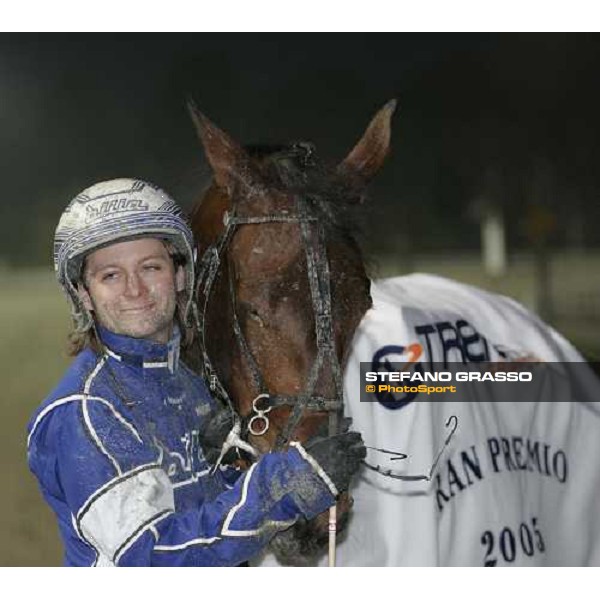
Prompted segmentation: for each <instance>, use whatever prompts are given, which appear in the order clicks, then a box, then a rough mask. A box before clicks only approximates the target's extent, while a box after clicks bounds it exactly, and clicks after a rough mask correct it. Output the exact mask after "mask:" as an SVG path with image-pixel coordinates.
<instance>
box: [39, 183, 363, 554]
mask: <svg viewBox="0 0 600 600" xmlns="http://www.w3.org/2000/svg"><path fill="white" fill-rule="evenodd" d="M54 264H55V269H56V273H57V277H58V281H59V283H60V285H61V286H62V288H63V290H64V291H65V293H66V295H67V298H68V300H69V302H70V304H71V309H72V314H73V318H74V323H75V332H74V334H73V335H72V337H71V353H72V354H73V355H74V356H75V360H74V362H73V363H72V365H71V367H70V368H69V370H68V371H67V373H66V374H65V376H64V377H63V379H62V381H61V382H60V383H59V384H58V386H57V387H56V389H55V390H54V391H53V392H52V393H51V394H50V395H49V396H48V398H46V400H45V401H44V402H43V403H42V405H41V406H40V407H39V408H38V410H37V411H36V413H35V414H34V416H33V418H32V419H31V421H30V423H29V427H28V433H29V435H28V459H29V466H30V468H31V470H32V472H33V473H34V474H35V476H36V477H37V478H38V481H39V484H40V487H41V490H42V493H43V495H44V498H45V499H46V501H47V502H48V504H49V505H50V506H51V507H52V509H53V510H54V512H55V514H56V517H57V519H58V524H59V529H60V533H61V536H62V539H63V542H64V546H65V564H66V565H73V566H121V565H125V566H133V565H139V566H203V565H215V566H216V565H236V564H239V563H241V562H243V561H245V560H247V559H248V558H250V557H251V556H253V555H254V554H256V553H257V552H258V551H259V550H260V549H261V548H263V547H264V546H265V545H266V544H267V543H268V542H269V540H270V539H271V538H272V537H273V535H275V534H276V533H277V532H279V531H281V530H283V529H285V528H287V527H289V526H290V525H291V524H292V523H294V522H295V521H296V520H297V519H301V518H307V519H310V518H312V517H314V516H315V515H317V514H318V513H320V512H323V511H324V510H326V509H327V508H328V507H329V506H331V505H333V504H334V502H335V498H336V496H337V495H338V493H339V492H342V491H345V490H346V489H347V488H348V486H349V483H350V479H351V477H352V476H353V474H354V473H355V472H356V471H357V470H358V467H359V464H360V461H361V459H362V458H364V456H365V453H366V451H365V448H364V445H363V444H362V440H361V437H360V435H359V434H358V433H345V434H341V435H338V436H335V437H333V438H328V439H323V440H318V441H315V442H313V443H312V444H311V445H310V447H308V446H307V448H306V449H305V448H303V447H302V446H301V445H299V444H296V445H294V446H293V447H291V448H290V449H289V450H287V451H286V452H281V453H271V454H268V455H265V456H263V457H262V458H260V459H259V460H258V461H257V462H256V463H255V464H254V465H253V466H252V467H251V468H250V469H249V470H248V471H247V472H246V473H243V474H242V473H240V472H239V471H237V470H235V469H232V468H227V467H221V468H219V469H216V470H215V469H212V468H211V466H210V465H209V464H208V462H207V460H206V456H207V455H208V451H210V453H211V454H210V455H211V456H214V454H215V450H216V451H217V454H218V450H219V448H220V445H221V443H222V441H223V440H224V439H225V437H226V436H227V434H228V433H229V429H230V427H231V425H232V423H233V417H232V416H231V415H229V414H228V413H227V411H225V410H224V409H221V410H219V409H218V407H217V405H216V402H215V401H214V400H213V399H212V398H211V397H210V395H209V394H208V391H207V389H206V386H205V385H204V382H203V380H202V379H201V378H200V377H198V376H196V375H195V374H194V373H192V372H191V371H190V370H189V369H188V368H187V366H186V365H185V364H184V363H183V362H182V361H181V360H180V359H179V349H180V345H181V344H184V345H185V344H189V343H190V331H191V328H190V327H189V321H190V317H191V315H192V313H193V301H192V291H193V286H194V265H193V239H192V234H191V232H190V230H189V228H188V225H187V223H186V221H185V220H184V219H183V217H182V214H181V210H180V209H179V207H178V206H177V205H176V204H175V203H174V202H173V200H171V198H169V197H168V196H167V195H166V194H165V193H164V192H163V191H161V190H160V189H158V188H156V187H155V186H153V185H151V184H149V183H146V182H143V181H138V180H133V179H116V180H112V181H106V182H102V183H99V184H96V185H94V186H92V187H90V188H88V189H87V190H85V191H83V192H82V193H81V194H79V195H78V196H77V197H76V198H75V199H74V200H73V201H72V202H71V203H70V204H69V205H68V207H67V208H66V210H65V212H64V213H63V215H62V217H61V219H60V222H59V224H58V227H57V230H56V236H55V245H54ZM215 440H219V441H218V442H215ZM215 445H216V446H217V447H216V448H215ZM307 450H308V451H307Z"/></svg>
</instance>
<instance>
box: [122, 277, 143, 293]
mask: <svg viewBox="0 0 600 600" xmlns="http://www.w3.org/2000/svg"><path fill="white" fill-rule="evenodd" d="M144 289H145V287H144V282H143V281H142V279H141V278H140V277H139V275H137V274H136V273H130V274H129V275H127V286H126V288H125V293H126V294H127V296H131V297H134V298H135V297H137V296H140V295H141V294H142V293H143V292H144Z"/></svg>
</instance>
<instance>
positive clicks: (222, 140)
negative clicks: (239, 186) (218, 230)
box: [188, 101, 251, 188]
mask: <svg viewBox="0 0 600 600" xmlns="http://www.w3.org/2000/svg"><path fill="white" fill-rule="evenodd" d="M188 110H189V112H190V115H191V117H192V121H193V122H194V125H195V126H196V132H197V133H198V137H199V138H200V141H201V142H202V145H203V146H204V152H205V153H206V158H207V159H208V162H209V163H210V166H211V167H212V170H213V175H214V178H215V181H216V183H217V185H218V186H220V187H223V188H231V187H232V186H233V183H234V181H235V180H237V181H240V180H241V181H245V180H247V181H246V183H248V184H251V183H250V181H249V180H250V174H249V171H250V158H249V157H248V154H247V153H246V151H245V150H244V149H243V148H242V146H240V144H238V143H237V142H236V141H235V140H234V139H233V138H232V137H231V136H229V135H228V134H227V133H225V132H224V131H223V130H221V129H219V128H218V127H217V126H216V125H215V124H214V123H213V122H212V121H210V120H209V119H208V118H207V117H206V116H205V115H204V114H203V113H202V112H200V111H199V110H198V108H197V107H196V105H195V103H194V102H193V101H189V102H188Z"/></svg>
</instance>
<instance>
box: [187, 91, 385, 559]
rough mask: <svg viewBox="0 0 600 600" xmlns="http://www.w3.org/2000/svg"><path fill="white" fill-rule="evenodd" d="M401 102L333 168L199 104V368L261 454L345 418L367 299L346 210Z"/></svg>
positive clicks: (380, 153) (195, 220)
mask: <svg viewBox="0 0 600 600" xmlns="http://www.w3.org/2000/svg"><path fill="white" fill-rule="evenodd" d="M394 107H395V102H393V101H392V102H389V103H388V104H386V105H385V106H384V107H383V108H382V109H381V110H380V111H379V112H378V113H377V114H376V115H375V117H374V118H373V120H372V121H371V123H370V125H369V126H368V128H367V130H366V132H365V133H364V135H363V136H362V138H361V139H360V141H359V142H358V143H357V144H356V146H355V147H354V149H353V150H352V151H351V152H350V154H349V155H348V156H347V157H346V158H345V159H344V160H343V161H342V162H341V163H340V164H339V165H338V166H337V167H334V168H328V167H326V166H325V165H323V164H322V163H321V162H320V161H319V159H318V157H317V156H316V153H315V149H314V147H313V146H312V145H310V144H306V143H296V144H291V145H289V146H281V147H270V148H263V147H250V148H243V147H242V146H240V145H239V144H238V143H236V142H235V141H234V140H233V139H232V138H231V137H230V136H229V135H227V134H226V133H225V132H223V131H222V130H220V129H218V128H217V127H216V126H215V125H214V124H213V123H211V122H210V121H209V120H208V119H207V118H206V117H205V116H204V115H202V114H201V113H199V112H198V111H197V110H195V109H192V116H193V119H194V122H195V124H196V127H197V130H198V134H199V136H200V139H201V141H202V143H203V145H204V149H205V152H206V156H207V158H208V161H209V163H210V165H211V167H212V171H213V181H212V184H211V185H210V187H209V188H208V190H207V191H206V192H205V194H204V196H203V197H202V199H201V201H200V203H199V204H198V205H197V206H196V207H195V209H194V211H193V213H192V228H193V230H194V234H195V235H196V240H197V243H198V251H199V256H200V257H204V258H203V259H202V263H201V269H202V272H201V278H200V282H199V287H198V306H199V312H200V323H201V328H202V330H203V334H202V336H201V338H202V339H201V342H202V343H201V346H202V347H203V350H204V353H205V357H204V363H205V364H204V366H205V369H206V370H207V371H208V372H207V373H206V374H207V376H208V377H211V378H212V379H213V383H215V384H216V385H217V389H222V390H223V391H224V392H225V393H226V394H227V396H228V397H229V398H231V399H232V401H233V402H234V403H235V406H236V409H237V411H238V413H239V414H240V415H241V416H242V417H243V418H244V426H245V428H246V433H247V434H248V439H249V441H250V443H251V444H252V445H253V446H254V447H256V448H257V449H258V450H259V451H260V452H268V451H269V450H270V449H272V448H274V447H283V446H285V445H286V444H287V443H288V442H289V441H291V440H298V441H300V442H302V441H305V440H306V439H308V438H310V437H311V436H313V435H314V434H315V432H317V430H319V429H320V428H322V427H323V425H324V424H325V423H326V421H327V416H328V415H330V414H331V413H334V414H336V413H337V414H339V413H341V402H342V384H341V378H342V369H343V365H344V361H345V358H346V355H347V352H348V351H349V347H350V342H351V340H352V336H353V333H354V330H355V329H356V327H357V325H358V323H359V322H360V320H361V318H362V316H363V315H364V313H365V312H366V310H367V309H368V308H369V307H370V305H371V298H370V294H369V288H370V282H369V279H368V277H367V274H366V272H365V268H364V263H363V259H362V255H361V252H360V249H359V246H358V244H357V242H356V240H355V238H354V236H353V228H352V225H351V222H352V220H351V218H350V215H351V214H352V212H353V210H352V209H353V208H355V207H356V206H357V205H358V204H360V202H361V201H362V199H363V193H364V188H365V185H366V183H367V182H368V181H369V180H370V179H371V177H373V175H374V174H375V173H376V172H377V171H378V170H379V168H380V167H381V165H382V163H383V160H384V158H385V156H386V154H387V152H388V149H389V142H390V119H391V115H392V113H393V111H394ZM266 411H268V412H266ZM252 417H255V418H254V419H252ZM330 422H334V420H333V421H332V420H331V419H330ZM345 504H346V505H347V504H348V502H347V499H346V502H345ZM346 507H347V506H346ZM340 512H341V513H342V514H344V513H345V512H347V511H345V510H342V511H340ZM321 521H322V523H317V525H316V526H313V527H307V525H306V524H303V525H302V526H301V527H297V528H296V533H297V532H298V531H299V530H300V529H302V534H301V535H300V537H299V538H296V537H295V534H294V533H287V534H286V535H285V536H283V537H281V538H280V540H283V539H284V538H285V539H287V540H288V541H289V540H290V539H294V540H296V541H297V543H296V542H293V543H292V544H287V542H286V544H285V545H286V548H287V554H297V555H301V554H305V555H306V554H310V553H311V552H314V550H315V549H316V546H318V540H322V539H326V520H325V519H321ZM315 541H317V543H316V544H315ZM276 545H277V544H276ZM283 558H284V559H285V558H286V557H283ZM288 558H289V557H288Z"/></svg>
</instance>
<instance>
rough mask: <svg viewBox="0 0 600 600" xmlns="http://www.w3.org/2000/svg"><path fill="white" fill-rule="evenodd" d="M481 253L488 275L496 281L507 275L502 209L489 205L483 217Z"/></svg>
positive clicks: (495, 205) (493, 204)
mask: <svg viewBox="0 0 600 600" xmlns="http://www.w3.org/2000/svg"><path fill="white" fill-rule="evenodd" d="M481 252H482V260H483V269H484V272H485V274H486V275H488V276H489V277H491V278H493V279H496V278H499V277H503V276H504V275H505V274H506V237H505V233H504V217H503V215H502V208H501V207H500V206H498V205H497V204H496V203H492V204H489V205H487V207H486V209H485V210H484V211H483V212H482V215H481Z"/></svg>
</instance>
